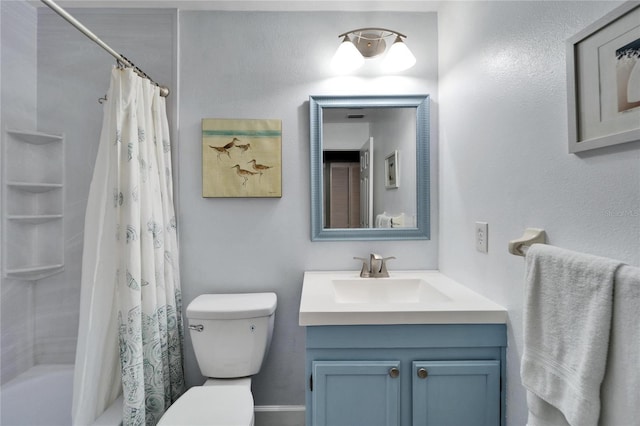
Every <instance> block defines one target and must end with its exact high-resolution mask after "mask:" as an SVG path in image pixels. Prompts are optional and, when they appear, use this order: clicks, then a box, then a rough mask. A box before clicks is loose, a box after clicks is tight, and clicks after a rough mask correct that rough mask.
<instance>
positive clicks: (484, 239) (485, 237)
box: [476, 222, 489, 253]
mask: <svg viewBox="0 0 640 426" xmlns="http://www.w3.org/2000/svg"><path fill="white" fill-rule="evenodd" d="M476 250H478V251H479V252H481V253H487V252H488V251H489V224H488V223H487V222H476Z"/></svg>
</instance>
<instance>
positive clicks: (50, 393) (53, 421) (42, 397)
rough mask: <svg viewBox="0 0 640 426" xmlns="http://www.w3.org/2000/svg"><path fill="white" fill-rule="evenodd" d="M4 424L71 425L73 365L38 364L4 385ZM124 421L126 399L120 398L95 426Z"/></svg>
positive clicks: (26, 425)
mask: <svg viewBox="0 0 640 426" xmlns="http://www.w3.org/2000/svg"><path fill="white" fill-rule="evenodd" d="M0 397H1V401H2V411H1V418H0V424H2V425H5V426H22V425H24V426H69V425H71V401H72V398H73V365H68V364H50V365H37V366H35V367H32V368H30V369H29V370H28V371H26V372H24V373H22V374H21V375H19V376H18V377H16V378H15V379H13V380H11V381H9V382H7V383H6V384H4V385H2V390H1V391H0ZM121 424H122V400H121V399H118V400H116V401H115V402H114V403H113V405H112V406H111V407H109V408H108V409H107V410H106V411H105V412H104V414H102V416H100V417H99V418H98V419H97V420H96V422H95V423H94V426H119V425H121Z"/></svg>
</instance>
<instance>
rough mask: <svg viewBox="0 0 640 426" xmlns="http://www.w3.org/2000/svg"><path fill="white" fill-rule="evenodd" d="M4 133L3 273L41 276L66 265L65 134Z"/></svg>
mask: <svg viewBox="0 0 640 426" xmlns="http://www.w3.org/2000/svg"><path fill="white" fill-rule="evenodd" d="M4 137H5V140H4V142H5V143H4V152H3V155H2V157H3V159H4V165H3V167H4V179H3V182H4V188H3V197H4V199H3V206H4V207H3V209H2V216H3V217H2V223H3V232H2V243H3V249H2V253H3V256H4V259H3V260H4V262H3V267H4V271H3V273H4V276H5V277H8V278H15V279H24V280H39V279H42V278H45V277H47V276H50V275H53V274H56V273H58V272H60V271H62V270H63V269H64V136H63V135H53V134H48V133H42V132H33V131H21V130H9V129H7V130H6V131H5V135H4Z"/></svg>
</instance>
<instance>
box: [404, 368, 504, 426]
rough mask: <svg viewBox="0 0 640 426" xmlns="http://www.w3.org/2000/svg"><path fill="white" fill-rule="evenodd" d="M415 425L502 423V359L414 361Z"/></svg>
mask: <svg viewBox="0 0 640 426" xmlns="http://www.w3.org/2000/svg"><path fill="white" fill-rule="evenodd" d="M411 374H412V377H413V380H412V383H413V398H412V406H413V409H412V411H413V423H412V424H413V425H414V426H469V425H474V426H498V425H500V362H499V361H417V362H414V363H413V371H412V373H411Z"/></svg>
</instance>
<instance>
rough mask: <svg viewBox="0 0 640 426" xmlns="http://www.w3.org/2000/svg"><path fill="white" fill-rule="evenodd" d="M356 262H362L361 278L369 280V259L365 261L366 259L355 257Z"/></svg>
mask: <svg viewBox="0 0 640 426" xmlns="http://www.w3.org/2000/svg"><path fill="white" fill-rule="evenodd" d="M353 258H354V259H356V260H360V261H362V269H361V270H360V277H361V278H369V275H370V272H369V267H368V266H367V259H365V258H364V257H356V256H354V257H353Z"/></svg>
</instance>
